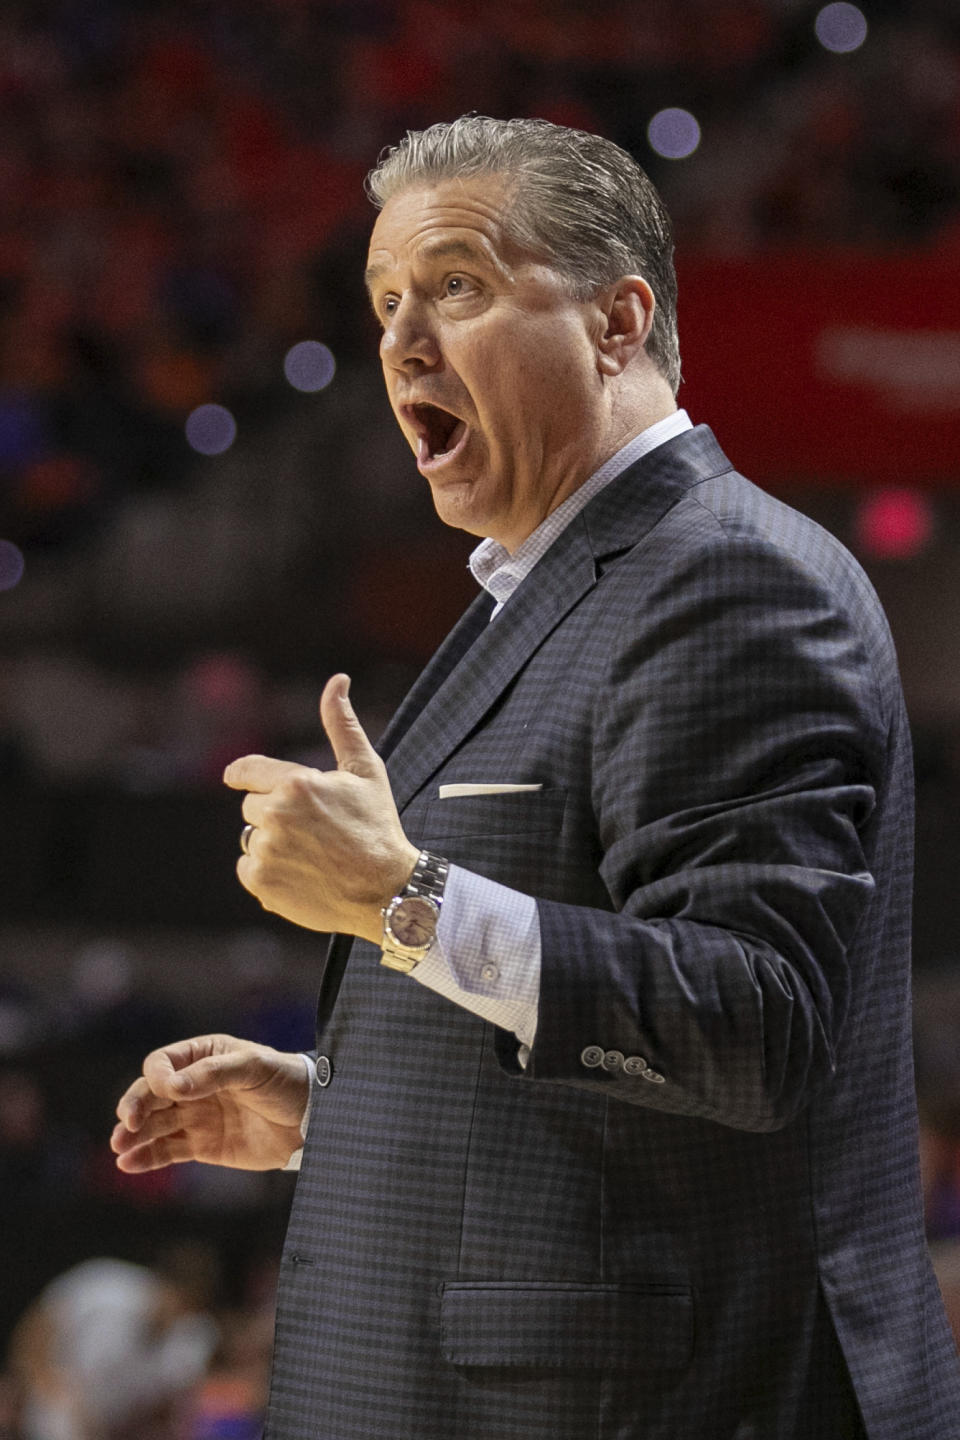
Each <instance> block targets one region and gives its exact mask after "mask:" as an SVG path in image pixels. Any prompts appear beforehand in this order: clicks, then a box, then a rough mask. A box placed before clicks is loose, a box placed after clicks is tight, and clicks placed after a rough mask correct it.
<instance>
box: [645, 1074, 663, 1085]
mask: <svg viewBox="0 0 960 1440" xmlns="http://www.w3.org/2000/svg"><path fill="white" fill-rule="evenodd" d="M643 1078H644V1080H652V1081H653V1083H654V1085H662V1084H663V1083H664V1078H665V1077H664V1076H663V1075H661V1074H660V1073H659V1071H657V1070H644V1072H643Z"/></svg>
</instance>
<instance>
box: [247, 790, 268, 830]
mask: <svg viewBox="0 0 960 1440" xmlns="http://www.w3.org/2000/svg"><path fill="white" fill-rule="evenodd" d="M266 809H267V799H266V796H264V795H258V794H257V793H256V791H250V793H249V794H247V795H244V797H243V804H242V806H241V807H240V813H241V815H242V816H243V818H244V820H246V822H247V824H248V825H252V826H253V827H254V829H257V830H259V828H260V827H261V826H262V825H263V822H264V816H265V815H266Z"/></svg>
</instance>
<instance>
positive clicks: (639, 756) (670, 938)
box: [499, 536, 895, 1131]
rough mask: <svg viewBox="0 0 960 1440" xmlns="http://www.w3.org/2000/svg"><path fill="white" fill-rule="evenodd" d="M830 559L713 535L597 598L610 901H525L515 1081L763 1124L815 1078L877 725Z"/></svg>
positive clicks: (776, 1121) (859, 619)
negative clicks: (653, 577) (666, 569)
mask: <svg viewBox="0 0 960 1440" xmlns="http://www.w3.org/2000/svg"><path fill="white" fill-rule="evenodd" d="M853 569H854V567H853V566H852V563H851V564H850V572H851V573H852V572H853ZM857 573H859V572H857ZM839 574H840V581H841V583H839V584H837V585H833V584H831V583H830V582H829V581H828V580H827V579H825V578H824V577H823V575H822V574H821V573H819V572H818V570H817V569H816V568H815V567H814V566H812V565H810V564H806V565H804V564H801V563H799V562H798V561H796V560H795V559H793V558H792V557H790V556H785V555H784V553H783V551H782V549H776V548H775V547H773V546H772V545H770V544H768V543H766V542H765V541H763V540H762V539H761V540H758V539H756V537H749V538H746V539H744V538H742V537H740V538H738V537H733V538H731V537H729V536H725V537H724V539H723V541H722V543H720V544H719V545H717V546H714V547H710V548H706V549H703V550H701V551H700V552H699V553H698V554H697V555H695V556H693V557H691V558H689V559H688V560H687V561H686V563H685V564H684V565H682V566H680V567H679V568H674V569H673V570H672V571H671V572H670V573H669V574H665V576H664V579H663V581H662V583H659V584H655V585H654V586H653V587H652V589H647V590H646V593H645V597H644V603H643V606H642V607H641V608H642V612H643V613H642V614H640V615H630V616H628V615H626V614H623V615H619V616H618V615H617V613H616V609H617V605H616V604H615V605H614V613H613V614H611V616H610V617H609V618H610V620H611V627H610V632H611V634H612V635H613V636H614V638H613V640H612V641H611V645H610V651H609V662H608V664H607V666H606V674H605V678H604V682H603V683H602V684H601V685H599V686H598V687H597V693H596V697H595V704H594V712H593V754H592V761H591V764H592V771H591V786H592V801H593V808H594V814H595V817H596V826H597V834H598V836H599V841H600V852H601V857H602V858H601V860H600V873H601V875H602V878H603V881H604V884H605V886H606V889H607V891H608V893H609V896H610V899H611V910H610V911H606V910H601V909H593V908H589V907H584V906H578V905H570V904H566V903H562V902H558V901H555V900H546V899H542V900H539V902H538V911H539V919H540V929H541V943H542V973H541V984H540V1004H539V1021H538V1027H537V1033H536V1038H535V1042H534V1045H533V1048H532V1052H531V1055H530V1058H529V1062H528V1064H527V1066H526V1069H525V1071H524V1082H525V1083H536V1082H537V1081H552V1082H561V1083H568V1084H574V1085H577V1086H581V1087H584V1088H588V1089H593V1090H601V1091H603V1092H605V1093H606V1094H607V1095H609V1096H610V1097H612V1098H615V1099H618V1100H623V1101H626V1102H632V1103H638V1104H642V1105H646V1106H652V1107H655V1108H659V1109H662V1110H666V1111H671V1112H674V1113H682V1114H689V1115H697V1116H702V1117H705V1118H708V1119H711V1120H714V1121H718V1122H720V1123H722V1124H726V1125H730V1126H734V1127H736V1128H740V1129H745V1130H757V1131H760V1130H770V1129H776V1128H778V1127H780V1126H782V1125H784V1124H786V1123H787V1122H788V1121H789V1120H790V1119H792V1118H793V1117H794V1116H795V1115H796V1114H797V1113H798V1111H799V1110H800V1109H801V1108H802V1107H803V1106H804V1105H805V1104H806V1102H807V1101H808V1100H809V1099H810V1097H811V1096H812V1095H813V1094H814V1092H815V1091H816V1090H817V1088H818V1087H819V1086H820V1085H822V1084H823V1083H824V1081H825V1080H826V1079H827V1078H828V1077H829V1076H830V1075H831V1073H832V1071H833V1069H834V1067H835V1063H836V1051H837V1041H838V1037H839V1035H840V1033H841V1030H842V1027H843V1024H844V1018H845V1015H846V1013H847V1009H848V1003H849V998H850V989H851V984H853V983H857V977H856V976H851V970H850V950H851V945H852V942H853V940H854V937H855V935H856V932H857V928H858V925H859V924H860V923H861V921H862V918H863V916H864V913H865V910H866V907H867V906H869V905H870V904H871V903H872V897H873V893H874V881H873V877H872V875H871V872H870V865H869V863H868V853H869V849H870V843H871V839H870V837H871V832H872V828H873V827H874V825H875V823H876V815H877V804H878V795H879V793H880V791H881V789H882V786H883V784H884V772H885V769H886V768H887V764H888V762H887V758H886V754H887V749H888V730H889V724H890V721H889V718H888V717H885V716H884V714H883V713H882V705H881V700H880V688H879V686H878V683H877V663H876V662H877V658H878V657H877V653H876V652H877V646H878V644H879V645H880V647H881V649H882V647H883V645H884V643H886V644H887V645H889V637H888V636H887V632H886V627H885V622H884V621H883V618H882V615H881V614H880V611H879V605H878V603H877V602H876V601H875V597H872V592H870V591H869V588H868V587H867V586H866V584H865V583H864V582H863V580H862V577H859V581H857V582H856V583H854V582H853V581H851V580H850V579H849V575H848V572H847V571H845V570H843V569H842V568H841V570H840V572H839ZM845 576H846V577H847V578H846V579H844V577H845ZM624 593H625V592H624V587H623V586H620V587H618V588H617V597H618V601H617V603H619V605H620V606H621V607H622V606H623V603H624V602H623V600H622V598H621V597H622V596H623V595H624ZM873 606H876V609H875V611H873V610H872V607H873ZM859 612H862V613H859ZM878 637H879V639H878ZM891 657H892V651H891V652H890V655H889V656H887V657H886V660H885V661H884V663H886V664H893V665H894V673H895V662H893V661H892V658H891ZM499 1049H500V1055H501V1061H502V1063H503V1064H504V1065H505V1066H506V1067H507V1068H508V1069H512V1070H516V1068H517V1067H516V1064H515V1061H514V1059H513V1053H514V1051H515V1042H513V1043H511V1040H510V1039H509V1038H508V1037H506V1036H503V1035H501V1036H500V1037H499ZM601 1054H602V1055H604V1056H606V1057H607V1058H606V1059H605V1060H604V1061H602V1062H600V1061H599V1057H600V1055H601ZM621 1061H622V1062H623V1063H621ZM627 1062H630V1063H627Z"/></svg>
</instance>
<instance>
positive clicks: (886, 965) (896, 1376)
mask: <svg viewBox="0 0 960 1440" xmlns="http://www.w3.org/2000/svg"><path fill="white" fill-rule="evenodd" d="M489 613H490V602H489V600H488V599H487V598H486V597H480V598H479V599H478V600H477V602H476V603H475V604H474V605H473V607H471V609H470V610H469V611H468V612H467V614H466V616H465V617H464V619H463V620H462V621H461V622H460V624H459V626H458V627H457V628H456V629H455V630H454V631H453V632H452V634H451V635H450V637H449V638H448V639H447V641H446V642H445V644H444V646H443V647H442V648H441V650H440V651H439V652H438V654H437V655H436V656H435V657H434V659H433V661H432V662H431V664H430V666H429V667H428V668H427V670H426V671H425V673H424V675H423V676H422V677H421V679H420V680H419V681H418V682H417V684H416V686H415V687H414V689H413V691H412V692H411V695H410V696H409V697H408V699H407V701H406V702H405V703H404V705H403V706H402V707H401V710H400V711H399V713H398V715H397V717H396V718H395V720H394V722H393V724H392V725H391V727H390V730H389V731H388V733H387V735H386V737H385V739H384V742H383V751H384V753H385V754H386V755H387V757H388V765H389V770H390V775H391V779H392V783H393V788H394V793H395V795H396V798H397V802H398V804H399V807H400V810H401V814H402V817H403V822H404V825H405V828H406V831H407V834H408V835H409V836H410V838H411V839H412V840H413V841H414V842H415V843H417V844H422V845H425V846H427V847H429V848H430V849H432V850H435V851H438V852H440V853H441V854H445V855H448V856H449V857H450V858H451V859H452V860H454V861H456V862H457V863H458V864H461V865H464V866H467V867H469V868H470V869H472V870H475V871H478V872H479V873H481V874H484V875H488V876H491V877H493V878H494V879H496V880H499V881H502V882H503V883H505V884H507V885H511V886H514V887H515V888H517V889H519V890H522V891H526V892H527V893H529V894H531V895H534V896H536V897H537V900H538V904H539V914H540V926H541V932H542V942H543V977H542V985H541V994H540V1011H539V1027H538V1030H537V1035H536V1041H535V1044H534V1047H533V1052H532V1056H531V1059H530V1063H529V1065H528V1067H527V1068H526V1070H525V1071H524V1070H523V1069H522V1068H521V1067H520V1065H519V1064H518V1062H517V1042H516V1040H515V1038H514V1037H513V1036H511V1035H509V1034H506V1033H504V1032H502V1031H498V1030H496V1029H495V1028H494V1027H492V1026H490V1025H487V1024H485V1023H484V1022H482V1021H481V1020H479V1019H476V1018H475V1017H474V1016H472V1015H470V1014H469V1013H468V1012H467V1011H465V1010H461V1009H460V1008H458V1007H457V1006H454V1005H452V1004H450V1003H449V1002H448V1001H446V1000H443V999H441V998H440V997H439V996H437V995H435V994H433V993H432V992H431V991H429V990H427V989H426V988H425V987H423V986H420V985H418V984H417V983H416V981H415V980H413V979H411V978H409V977H406V976H400V975H396V974H394V973H392V972H389V971H387V970H385V969H383V968H382V967H381V966H379V964H378V958H379V956H378V952H377V951H376V950H375V949H374V947H372V946H371V945H369V944H366V943H361V942H357V943H354V944H353V945H352V947H351V944H350V942H349V941H347V940H344V939H339V940H336V941H334V943H333V945H332V948H331V952H330V955H329V957H328V962H327V968H326V972H325V975H324V979H323V985H322V990H321V997H320V1010H319V1016H320V1029H319V1048H320V1050H321V1051H322V1052H323V1054H324V1055H326V1056H327V1057H328V1059H329V1062H330V1081H329V1084H327V1085H326V1086H324V1087H322V1088H321V1087H320V1086H319V1085H317V1086H315V1088H314V1094H313V1114H312V1119H311V1123H310V1129H309V1136H308V1140H307V1145H306V1152H305V1155H304V1160H303V1168H302V1171H301V1175H300V1179H299V1182H298V1186H297V1191H296V1197H295V1200H294V1205H293V1212H292V1217H291V1221H290V1227H289V1234H288V1239H287V1244H286V1249H285V1253H284V1257H283V1263H282V1276H281V1285H280V1293H279V1305H278V1316H277V1340H276V1358H275V1369H274V1379H273V1389H272V1398H271V1403H270V1416H269V1421H268V1426H267V1436H268V1437H269V1440H527V1437H529V1440H534V1437H535V1440H628V1437H629V1440H846V1437H853V1436H862V1435H864V1434H866V1435H867V1436H869V1437H870V1440H947V1437H953V1436H960V1383H958V1373H957V1365H956V1360H955V1355H954V1351H953V1346H952V1342H951V1339H950V1336H949V1333H948V1331H947V1328H946V1325H945V1321H944V1318H943V1314H942V1310H941V1305H940V1301H939V1296H938V1294H937V1291H936V1286H935V1283H934V1280H933V1278H932V1275H931V1271H930V1267H929V1264H928V1262H927V1258H926V1253H925V1248H924V1240H923V1233H922V1229H921V1221H920V1194H919V1184H918V1174H917V1159H916V1119H915V1110H914V1098H913V1076H912V1064H911V1047H910V1023H909V981H910V976H909V908H910V886H911V793H912V789H911V771H910V755H909V741H908V734H907V725H906V720H905V717H904V712H903V705H902V700H901V693H900V685H899V681H898V677H897V668H896V662H895V658H894V653H893V648H892V645H891V642H890V636H889V633H888V631H887V626H886V623H885V621H884V618H883V615H882V613H881V610H880V607H879V605H878V602H877V600H876V597H875V595H874V594H873V591H872V590H871V588H870V586H869V584H868V582H867V581H866V579H865V578H864V576H863V574H862V573H861V571H860V570H859V568H858V567H857V565H856V564H855V563H854V562H853V560H852V559H851V558H850V556H849V555H848V554H847V553H846V552H845V551H844V550H843V548H842V547H841V546H840V545H839V544H838V543H837V542H836V541H835V540H833V539H832V538H831V537H830V536H829V535H827V534H825V533H824V532H823V531H822V530H821V529H819V528H818V527H817V526H816V525H814V524H813V523H811V522H810V521H808V520H806V519H805V518H803V517H802V516H800V515H798V514H796V513H794V512H793V511H791V510H789V509H787V508H786V507H785V506H783V505H781V504H779V503H778V502H776V501H774V500H772V499H771V498H770V497H769V496H767V495H765V494H763V493H762V492H761V491H759V490H757V489H756V488H754V486H752V485H751V484H750V483H749V482H748V481H746V480H745V479H743V477H742V476H740V475H738V474H737V473H736V472H735V471H733V470H732V468H731V466H730V464H729V462H728V461H727V460H726V459H725V457H724V456H723V454H722V453H721V451H720V450H719V448H718V447H717V444H716V442H715V440H714V439H713V436H712V435H711V433H710V431H709V430H707V429H704V428H699V429H697V430H694V431H693V432H691V433H688V434H685V435H682V436H679V437H678V438H676V439H674V440H671V441H670V442H668V443H667V444H666V445H664V446H662V447H661V448H659V449H658V450H656V451H655V452H653V453H652V454H651V455H649V456H647V457H646V458H644V459H642V460H641V461H639V463H637V464H636V465H634V466H633V467H632V468H631V469H630V470H629V471H627V472H626V473H625V474H624V475H623V476H621V477H620V478H619V479H618V480H616V481H614V482H613V483H612V484H611V485H610V486H609V487H608V488H607V489H605V490H604V491H603V492H602V493H601V494H600V495H598V496H597V497H596V498H595V499H593V500H592V501H591V502H590V504H589V505H588V506H587V507H586V508H585V509H584V510H583V511H582V512H581V514H580V515H579V516H578V517H577V518H576V519H575V520H574V521H573V522H572V523H571V524H570V526H569V527H568V528H567V529H566V530H565V531H564V533H563V534H562V536H561V537H560V538H559V539H558V540H557V541H556V543H555V544H554V545H553V546H552V548H551V549H550V550H549V551H548V553H547V554H546V555H545V556H544V557H543V559H542V560H541V561H540V562H539V564H538V565H537V566H536V567H535V569H534V570H533V571H532V572H531V574H530V575H529V576H528V577H527V579H526V580H525V581H524V582H523V584H522V585H521V586H520V587H519V589H518V590H517V591H516V593H515V594H514V596H513V597H512V598H511V600H510V602H509V605H508V606H507V608H506V610H505V611H504V612H503V614H502V615H501V616H498V617H497V619H496V620H495V621H494V622H493V623H492V624H488V623H487V622H488V618H489ZM457 781H460V782H470V783H478V782H490V783H496V782H513V783H516V782H527V783H531V782H532V783H539V784H541V785H542V787H543V788H542V789H541V790H539V791H535V792H529V791H528V792H520V793H514V794H504V795H485V796H468V797H462V798H452V799H451V798H445V799H443V800H440V799H439V798H438V786H439V785H440V784H441V783H452V782H457ZM598 1060H601V1061H602V1063H600V1064H598V1063H597V1062H598ZM861 1417H862V1418H861Z"/></svg>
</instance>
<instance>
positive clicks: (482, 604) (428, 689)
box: [376, 591, 493, 760]
mask: <svg viewBox="0 0 960 1440" xmlns="http://www.w3.org/2000/svg"><path fill="white" fill-rule="evenodd" d="M492 609H493V597H492V595H488V594H487V593H486V591H483V592H482V593H481V594H480V595H477V596H476V598H475V599H474V600H472V601H471V603H470V605H469V606H468V607H467V609H466V610H465V611H464V613H463V614H462V615H461V617H460V619H459V620H458V621H457V623H456V625H455V626H454V627H453V629H452V630H451V631H450V634H449V635H448V636H447V637H446V639H445V640H444V641H443V642H442V644H441V646H440V648H439V650H436V651H434V654H433V656H432V657H431V659H430V660H429V661H428V662H427V666H426V669H424V670H423V671H421V673H420V675H419V676H418V677H417V679H416V680H415V681H414V683H413V686H412V688H411V689H410V691H409V692H408V694H407V695H406V697H405V699H404V700H403V701H402V702H401V704H400V708H399V709H398V710H396V711H395V712H394V714H393V716H392V717H391V719H390V723H389V724H388V725H387V728H386V729H385V730H384V732H383V734H382V735H381V736H380V739H379V740H378V741H377V745H376V749H377V753H378V754H379V755H381V756H382V757H383V759H384V760H386V759H387V758H388V757H389V756H390V755H391V754H392V752H393V751H394V750H395V749H396V747H397V745H398V744H399V742H400V740H401V739H402V738H403V736H404V735H405V734H406V732H407V730H409V728H410V726H411V725H412V724H413V722H414V720H416V718H417V716H418V715H420V714H421V712H422V711H423V709H424V708H425V706H426V705H427V702H428V701H429V700H430V699H431V697H432V696H433V695H434V694H435V693H436V691H437V690H439V688H440V686H441V685H442V684H443V682H444V681H445V680H446V678H447V676H448V675H449V674H450V673H451V671H452V670H454V669H455V668H456V666H457V665H458V664H459V663H460V661H461V660H462V659H463V657H464V655H466V653H467V651H468V650H469V649H470V647H471V646H472V645H473V643H474V641H475V640H476V639H477V637H478V635H481V634H482V633H483V631H484V630H485V629H486V628H487V625H488V624H489V623H490V612H491V610H492Z"/></svg>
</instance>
